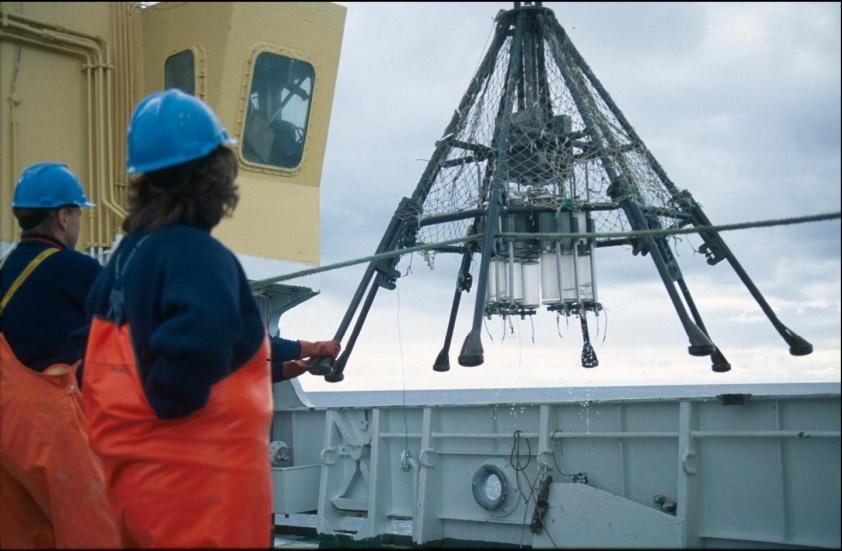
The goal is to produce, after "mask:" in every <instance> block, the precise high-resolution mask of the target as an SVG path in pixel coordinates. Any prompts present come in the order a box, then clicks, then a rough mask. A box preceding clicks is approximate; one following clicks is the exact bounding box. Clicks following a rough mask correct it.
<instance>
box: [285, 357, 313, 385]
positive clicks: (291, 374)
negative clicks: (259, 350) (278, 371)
mask: <svg viewBox="0 0 842 551" xmlns="http://www.w3.org/2000/svg"><path fill="white" fill-rule="evenodd" d="M308 369H310V360H290V361H288V362H284V367H283V372H284V379H286V380H290V379H295V378H296V377H298V376H299V375H301V374H302V373H305V372H306V371H307V370H308Z"/></svg>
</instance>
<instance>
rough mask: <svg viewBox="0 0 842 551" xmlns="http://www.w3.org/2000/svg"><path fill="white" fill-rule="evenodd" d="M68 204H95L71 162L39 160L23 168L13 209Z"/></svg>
mask: <svg viewBox="0 0 842 551" xmlns="http://www.w3.org/2000/svg"><path fill="white" fill-rule="evenodd" d="M64 205H76V206H77V207H92V206H94V204H93V203H91V202H90V201H88V198H87V197H86V196H85V190H84V189H82V184H81V182H79V178H77V177H76V175H75V174H73V173H72V172H70V169H69V168H67V165H65V164H62V163H36V164H34V165H32V166H30V167H28V168H27V169H26V170H24V171H23V173H22V174H21V175H20V178H19V179H18V183H17V185H16V186H15V196H14V198H12V208H15V209H52V208H58V207H61V206H64Z"/></svg>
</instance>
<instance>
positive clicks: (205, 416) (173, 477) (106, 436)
mask: <svg viewBox="0 0 842 551" xmlns="http://www.w3.org/2000/svg"><path fill="white" fill-rule="evenodd" d="M269 354H270V350H269V341H268V339H266V338H264V342H263V345H262V346H261V347H260V348H259V349H258V350H257V353H256V354H255V355H254V356H253V357H252V358H251V360H249V361H248V362H247V363H246V364H245V365H242V366H240V367H239V368H237V369H236V370H235V371H234V372H233V373H231V374H230V375H229V376H227V377H226V378H224V379H222V380H221V381H219V382H218V383H216V384H215V385H213V387H211V394H210V397H209V398H208V402H207V404H206V405H205V406H204V407H203V408H202V409H200V410H198V411H195V412H193V413H192V414H191V415H189V416H187V417H184V418H180V419H172V420H166V419H159V418H158V417H157V416H156V415H155V412H154V411H153V410H152V407H151V406H150V405H149V401H148V400H147V398H146V394H145V391H144V388H143V382H142V381H141V378H140V375H139V372H138V368H137V364H136V362H135V355H134V352H133V347H132V341H131V336H130V333H129V327H128V324H123V325H120V326H118V325H116V324H115V323H113V322H112V321H110V320H104V319H99V318H96V319H94V321H93V324H92V326H91V332H90V336H89V338H88V349H87V354H86V355H85V393H84V402H85V412H86V414H87V416H88V426H89V431H90V436H91V442H92V444H93V446H94V449H95V450H96V451H97V453H98V454H99V455H100V456H101V457H102V458H103V462H104V464H105V472H106V484H107V487H108V492H109V497H110V499H111V503H112V505H113V506H114V508H115V512H116V514H117V517H118V519H119V523H120V530H121V533H122V536H123V544H124V545H125V546H130V547H260V548H266V547H268V546H269V545H270V537H271V535H270V532H271V525H270V523H271V513H272V489H271V479H270V472H271V471H270V465H269V425H270V422H271V416H272V394H271V383H270V366H269Z"/></svg>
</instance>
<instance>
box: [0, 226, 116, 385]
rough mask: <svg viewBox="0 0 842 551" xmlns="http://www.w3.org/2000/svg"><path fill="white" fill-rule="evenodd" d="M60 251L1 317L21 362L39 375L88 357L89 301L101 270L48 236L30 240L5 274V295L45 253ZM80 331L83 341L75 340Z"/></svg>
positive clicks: (0, 280) (1, 290)
mask: <svg viewBox="0 0 842 551" xmlns="http://www.w3.org/2000/svg"><path fill="white" fill-rule="evenodd" d="M50 247H56V248H58V249H59V252H57V253H55V254H53V255H52V256H50V257H48V258H47V259H46V260H44V261H43V262H42V263H41V265H40V266H38V268H37V269H36V270H35V271H34V272H32V274H31V275H30V276H29V278H28V279H27V280H26V282H25V283H24V284H23V285H22V286H21V287H20V288H19V289H18V291H17V293H15V295H14V297H13V298H12V300H11V301H10V302H9V304H8V305H7V306H6V310H5V311H4V312H3V315H2V317H0V332H2V333H3V334H4V335H5V337H6V340H7V341H8V342H9V345H10V346H11V348H12V351H13V352H14V353H15V356H17V358H18V360H20V361H21V363H23V364H24V365H26V366H28V367H30V368H31V369H34V370H35V371H39V372H40V371H44V370H45V369H47V368H48V367H49V366H51V365H53V364H55V363H68V364H72V363H74V362H76V361H77V360H79V359H80V358H81V357H82V354H83V353H84V346H85V342H84V335H85V334H86V333H85V331H84V329H83V326H84V325H85V296H86V295H87V294H88V291H89V290H90V288H91V286H92V285H93V282H94V280H95V279H96V277H97V275H98V274H99V272H100V271H101V269H102V268H101V267H100V265H99V263H98V262H97V261H96V260H94V259H93V258H91V257H89V256H86V255H84V254H82V253H78V252H76V251H73V250H71V249H68V248H67V247H66V246H65V245H64V244H63V243H61V242H60V241H58V240H56V239H53V238H52V237H48V236H45V235H30V236H27V237H24V238H22V239H21V241H20V243H19V244H18V246H17V247H16V248H15V250H13V251H12V253H11V254H10V255H9V257H8V258H7V259H6V262H5V264H3V268H2V269H0V296H2V295H5V294H6V291H7V290H8V289H9V287H11V286H12V283H13V282H14V280H15V279H16V278H17V277H18V275H19V274H20V273H21V272H22V271H23V270H24V269H25V268H26V266H28V265H29V263H30V261H32V259H33V258H35V257H36V256H38V255H39V254H40V253H41V251H43V250H44V249H47V248H50ZM74 332H76V333H77V336H78V337H79V338H78V339H71V338H70V336H71V334H72V333H74Z"/></svg>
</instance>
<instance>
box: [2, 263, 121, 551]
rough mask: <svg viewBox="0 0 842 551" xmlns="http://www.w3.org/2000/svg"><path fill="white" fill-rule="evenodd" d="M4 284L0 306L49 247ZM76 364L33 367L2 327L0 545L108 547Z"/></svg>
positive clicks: (106, 517)
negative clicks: (9, 283)
mask: <svg viewBox="0 0 842 551" xmlns="http://www.w3.org/2000/svg"><path fill="white" fill-rule="evenodd" d="M57 251H58V249H54V248H51V249H47V250H45V251H44V252H42V253H41V254H40V255H39V256H38V257H36V258H35V259H34V260H33V261H32V262H30V264H29V265H28V266H27V267H26V269H25V270H24V271H23V272H22V273H21V275H20V276H18V278H17V279H16V280H15V282H14V283H13V284H12V286H11V287H10V288H9V291H8V292H7V294H6V296H5V297H4V298H3V300H2V305H3V306H5V305H6V304H8V302H9V300H11V297H12V295H13V294H14V292H15V291H16V290H17V289H18V288H20V286H21V284H22V283H23V281H24V280H25V279H26V278H27V277H28V276H29V275H30V274H31V273H32V272H33V271H34V269H35V268H36V267H37V266H38V265H39V264H40V263H41V262H42V261H43V260H44V259H46V258H47V257H48V256H49V255H50V254H53V253H55V252H57ZM75 367H76V366H74V365H68V364H55V365H52V366H50V367H49V368H47V369H46V370H45V371H44V372H42V373H39V372H37V371H34V370H32V369H30V368H28V367H27V366H25V365H24V364H23V363H21V362H20V360H18V358H17V357H16V356H15V354H14V352H13V351H12V349H11V347H10V346H9V343H8V342H7V341H6V338H5V337H4V336H3V334H2V333H0V408H1V409H2V415H0V548H23V549H27V548H56V547H62V548H64V547H66V548H113V547H116V546H118V545H119V544H120V539H119V534H118V532H117V528H116V523H115V522H114V517H113V514H112V511H111V508H110V506H109V503H108V499H107V496H106V493H105V479H104V474H103V468H102V463H101V462H100V460H99V458H98V457H96V455H95V454H94V452H93V450H92V449H91V446H90V443H89V441H88V434H87V429H86V421H85V416H84V413H83V411H82V403H81V395H80V393H79V389H78V387H77V386H76V375H75Z"/></svg>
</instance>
